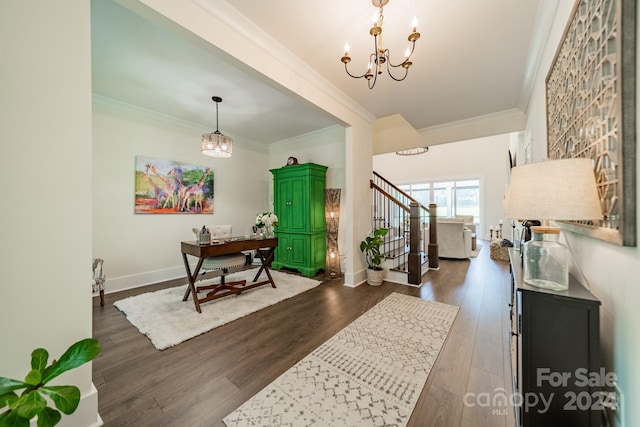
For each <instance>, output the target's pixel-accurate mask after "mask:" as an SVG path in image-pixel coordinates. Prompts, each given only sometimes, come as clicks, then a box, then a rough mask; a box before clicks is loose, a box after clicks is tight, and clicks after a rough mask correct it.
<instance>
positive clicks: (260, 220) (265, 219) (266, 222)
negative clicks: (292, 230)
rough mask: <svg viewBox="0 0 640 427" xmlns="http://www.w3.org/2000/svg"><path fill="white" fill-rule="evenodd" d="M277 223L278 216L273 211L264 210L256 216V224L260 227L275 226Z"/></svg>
mask: <svg viewBox="0 0 640 427" xmlns="http://www.w3.org/2000/svg"><path fill="white" fill-rule="evenodd" d="M277 225H278V217H277V216H276V214H274V213H273V212H265V213H261V214H258V216H257V217H256V226H257V227H258V228H262V227H276V226H277Z"/></svg>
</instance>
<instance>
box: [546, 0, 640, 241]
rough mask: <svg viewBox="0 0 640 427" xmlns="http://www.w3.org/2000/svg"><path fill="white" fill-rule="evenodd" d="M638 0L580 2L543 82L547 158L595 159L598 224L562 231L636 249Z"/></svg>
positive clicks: (580, 224)
mask: <svg viewBox="0 0 640 427" xmlns="http://www.w3.org/2000/svg"><path fill="white" fill-rule="evenodd" d="M636 7H637V6H636V0H577V1H576V3H575V6H574V9H573V11H572V13H571V17H570V19H569V22H568V24H567V27H566V29H565V32H564V35H563V36H562V40H561V42H560V46H559V47H558V50H557V52H556V56H555V58H554V60H553V63H552V65H551V69H550V70H549V73H548V75H547V79H546V96H547V156H548V158H550V159H560V158H573V157H587V158H590V159H592V163H593V167H594V172H595V175H596V181H597V184H598V191H599V194H600V203H601V205H602V219H601V220H597V221H579V222H576V221H563V222H562V223H561V226H562V227H563V228H566V229H569V230H571V231H575V232H578V233H582V234H586V235H589V236H591V237H594V238H598V239H602V240H605V241H608V242H611V243H615V244H618V245H624V246H636V244H637V230H636V208H637V202H636V188H635V185H636V170H635V169H636V130H635V128H636V123H635V122H636V105H635V96H636V65H635V64H636V59H635V57H636V37H635V36H636V21H635V18H636Z"/></svg>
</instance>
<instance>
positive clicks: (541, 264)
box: [523, 227, 569, 291]
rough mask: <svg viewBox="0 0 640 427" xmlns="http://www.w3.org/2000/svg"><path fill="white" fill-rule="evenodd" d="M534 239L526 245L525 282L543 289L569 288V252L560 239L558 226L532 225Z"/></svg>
mask: <svg viewBox="0 0 640 427" xmlns="http://www.w3.org/2000/svg"><path fill="white" fill-rule="evenodd" d="M531 230H532V231H533V236H532V239H531V240H529V241H527V242H526V243H525V244H524V245H523V248H524V282H525V283H527V284H529V285H531V286H535V287H538V288H543V289H550V290H553V291H565V290H567V289H569V252H568V250H567V247H566V246H565V245H563V244H562V243H560V242H559V241H558V237H559V236H560V229H559V228H557V227H531Z"/></svg>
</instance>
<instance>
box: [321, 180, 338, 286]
mask: <svg viewBox="0 0 640 427" xmlns="http://www.w3.org/2000/svg"><path fill="white" fill-rule="evenodd" d="M324 211H325V218H326V221H327V255H326V262H325V269H324V273H325V276H326V277H327V278H334V277H342V271H341V270H340V252H339V251H338V226H339V225H340V189H339V188H327V189H325V192H324Z"/></svg>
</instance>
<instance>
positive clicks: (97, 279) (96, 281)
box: [91, 258, 106, 307]
mask: <svg viewBox="0 0 640 427" xmlns="http://www.w3.org/2000/svg"><path fill="white" fill-rule="evenodd" d="M103 262H104V260H102V259H100V258H94V259H93V262H92V266H93V280H92V281H91V288H92V291H93V292H94V293H97V292H100V307H104V282H105V280H106V277H105V275H104V272H103V271H102V264H103Z"/></svg>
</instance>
